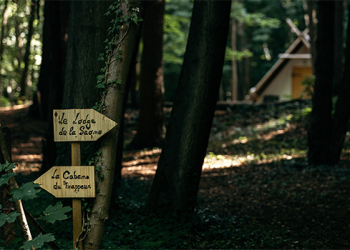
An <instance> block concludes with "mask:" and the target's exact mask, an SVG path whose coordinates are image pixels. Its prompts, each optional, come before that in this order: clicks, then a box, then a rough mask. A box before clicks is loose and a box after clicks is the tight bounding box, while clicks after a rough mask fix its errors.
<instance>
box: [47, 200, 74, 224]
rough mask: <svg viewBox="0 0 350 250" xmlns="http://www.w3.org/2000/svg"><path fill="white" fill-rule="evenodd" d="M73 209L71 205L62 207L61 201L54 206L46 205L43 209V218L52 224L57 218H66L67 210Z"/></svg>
mask: <svg viewBox="0 0 350 250" xmlns="http://www.w3.org/2000/svg"><path fill="white" fill-rule="evenodd" d="M72 210H73V209H72V208H71V207H63V205H62V203H61V202H57V203H56V205H55V206H51V205H50V206H48V207H47V208H46V209H45V211H44V214H45V217H44V219H45V220H46V221H47V222H49V223H52V224H54V223H55V222H56V221H58V220H65V219H67V218H68V217H67V215H66V213H67V212H70V211H72Z"/></svg>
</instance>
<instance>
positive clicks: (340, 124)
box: [329, 5, 350, 164]
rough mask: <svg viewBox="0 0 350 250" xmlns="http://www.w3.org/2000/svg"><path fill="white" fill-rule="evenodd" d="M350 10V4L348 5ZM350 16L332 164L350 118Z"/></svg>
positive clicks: (333, 135) (331, 158)
mask: <svg viewBox="0 0 350 250" xmlns="http://www.w3.org/2000/svg"><path fill="white" fill-rule="evenodd" d="M348 9H349V11H350V5H349V6H348ZM349 71H350V18H349V19H348V28H347V37H346V52H345V66H344V74H343V78H342V82H341V86H340V89H339V90H340V91H339V95H338V101H337V104H336V107H335V112H334V115H333V120H332V125H333V127H332V131H331V132H332V134H331V135H332V136H331V138H332V141H331V145H330V156H329V158H330V164H337V163H338V162H339V160H340V155H341V151H342V148H343V144H344V139H345V135H346V131H347V130H348V127H349V118H350V98H349V95H350V75H349V74H348V72H349Z"/></svg>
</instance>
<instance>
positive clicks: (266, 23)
mask: <svg viewBox="0 0 350 250" xmlns="http://www.w3.org/2000/svg"><path fill="white" fill-rule="evenodd" d="M231 17H234V18H235V19H236V20H237V21H239V22H241V23H244V24H246V25H248V26H254V25H255V26H260V27H262V28H264V27H270V28H278V27H279V26H280V20H278V19H277V18H269V17H267V16H266V15H265V14H264V13H248V12H247V10H246V8H245V7H244V5H243V3H240V2H233V4H232V11H231Z"/></svg>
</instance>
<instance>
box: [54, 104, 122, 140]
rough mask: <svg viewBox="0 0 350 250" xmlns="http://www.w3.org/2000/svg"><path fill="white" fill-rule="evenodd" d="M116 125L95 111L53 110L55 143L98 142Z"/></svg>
mask: <svg viewBox="0 0 350 250" xmlns="http://www.w3.org/2000/svg"><path fill="white" fill-rule="evenodd" d="M116 125H117V123H116V122H115V121H113V120H111V119H109V118H108V117H107V116H104V115H103V114H101V113H99V112H97V111H96V110H93V109H55V110H53V132H54V141H55V142H75V141H96V140H97V139H98V138H100V137H101V136H103V135H104V134H105V133H107V132H108V131H110V130H111V129H112V128H114V127H115V126H116Z"/></svg>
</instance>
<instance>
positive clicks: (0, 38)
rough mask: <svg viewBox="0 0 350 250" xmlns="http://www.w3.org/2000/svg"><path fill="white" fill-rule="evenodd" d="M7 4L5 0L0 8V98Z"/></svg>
mask: <svg viewBox="0 0 350 250" xmlns="http://www.w3.org/2000/svg"><path fill="white" fill-rule="evenodd" d="M7 5H8V0H5V3H4V8H3V10H2V18H1V20H2V21H1V36H0V98H1V97H2V74H1V68H2V62H3V59H4V58H3V55H4V47H5V46H4V38H5V29H6V25H7Z"/></svg>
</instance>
